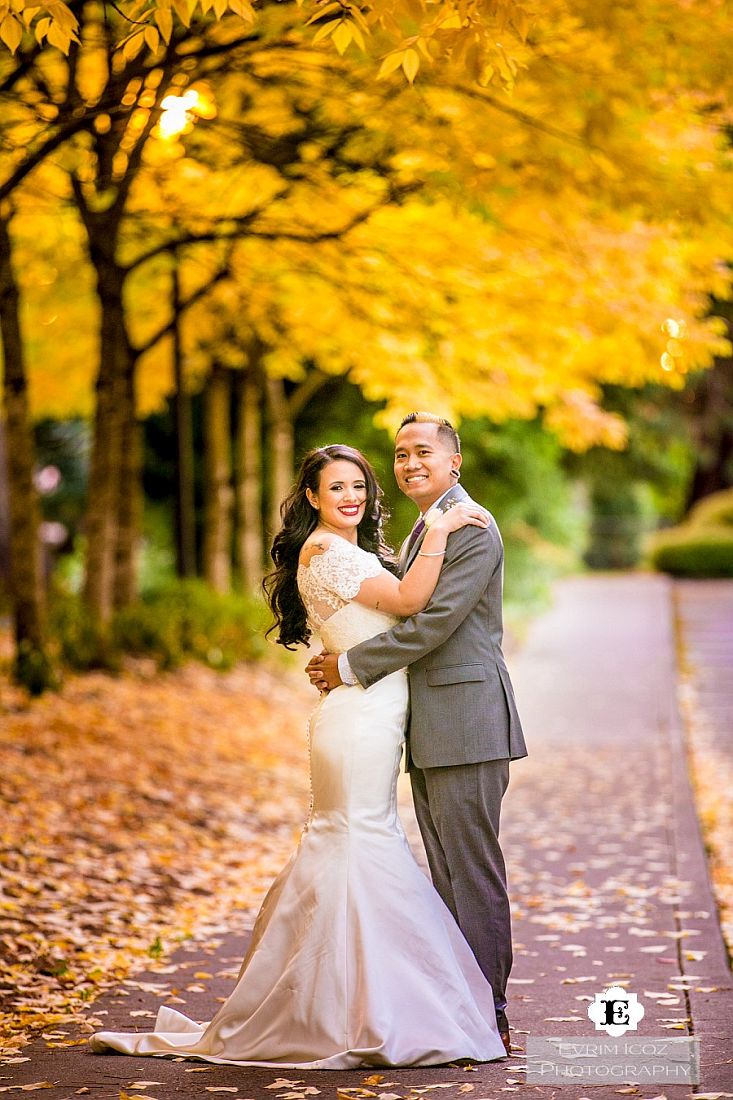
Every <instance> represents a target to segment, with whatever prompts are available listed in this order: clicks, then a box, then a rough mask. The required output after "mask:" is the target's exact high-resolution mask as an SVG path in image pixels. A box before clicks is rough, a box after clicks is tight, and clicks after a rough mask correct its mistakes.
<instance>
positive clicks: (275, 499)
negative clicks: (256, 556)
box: [265, 378, 295, 539]
mask: <svg viewBox="0 0 733 1100" xmlns="http://www.w3.org/2000/svg"><path fill="white" fill-rule="evenodd" d="M265 393H266V394H267V411H268V428H269V444H270V445H269V449H268V450H269V458H270V462H271V465H270V509H269V512H270V523H269V527H270V529H269V531H268V538H269V539H272V538H273V536H274V535H275V534H276V532H277V531H279V529H280V505H281V504H282V502H283V501H284V500H285V498H286V497H287V495H288V494H289V492H290V490H291V488H292V483H293V461H294V450H295V435H294V431H293V421H292V416H291V411H290V405H289V403H288V398H287V396H286V393H285V382H284V380H283V379H282V378H266V379H265Z"/></svg>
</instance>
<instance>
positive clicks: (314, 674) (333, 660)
mask: <svg viewBox="0 0 733 1100" xmlns="http://www.w3.org/2000/svg"><path fill="white" fill-rule="evenodd" d="M305 671H306V672H307V673H308V676H309V677H310V682H311V683H312V684H313V687H315V688H318V690H319V691H332V690H333V689H334V688H337V687H340V686H341V684H342V683H343V680H342V679H341V676H340V675H339V667H338V655H337V654H336V653H326V652H325V651H324V652H322V653H319V654H318V655H317V656H316V657H311V659H310V661H309V662H308V664H307V665H306V666H305Z"/></svg>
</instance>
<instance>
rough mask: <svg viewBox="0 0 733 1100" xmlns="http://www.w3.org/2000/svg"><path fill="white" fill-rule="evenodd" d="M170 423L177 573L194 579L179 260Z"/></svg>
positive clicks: (190, 420)
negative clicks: (173, 451)
mask: <svg viewBox="0 0 733 1100" xmlns="http://www.w3.org/2000/svg"><path fill="white" fill-rule="evenodd" d="M171 306H172V311H173V378H174V392H173V424H174V429H175V436H176V572H177V573H178V576H179V577H195V576H196V508H195V503H194V465H193V415H192V410H191V395H190V394H189V393H188V391H187V389H186V380H185V377H184V372H183V348H182V344H181V287H180V278H179V271H178V257H177V255H175V256H174V258H173V273H172V294H171Z"/></svg>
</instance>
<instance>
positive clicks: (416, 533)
mask: <svg viewBox="0 0 733 1100" xmlns="http://www.w3.org/2000/svg"><path fill="white" fill-rule="evenodd" d="M424 530H425V520H424V519H423V517H422V516H420V519H419V520H418V521H417V523H416V524H415V526H414V527H413V529H412V531H411V533H410V537H409V539H408V540H407V550H406V551H405V558H406V559H407V558H409V556H410V554H411V553H412V548H413V546H414V545H415V543H416V542H417V540H418V539H419V538H420V535H421V534H422V533H423V531H424Z"/></svg>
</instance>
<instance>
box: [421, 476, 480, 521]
mask: <svg viewBox="0 0 733 1100" xmlns="http://www.w3.org/2000/svg"><path fill="white" fill-rule="evenodd" d="M467 499H468V493H467V492H466V490H465V489H464V488H463V486H462V485H458V484H457V483H456V484H455V485H451V487H450V489H446V491H445V492H444V493H443V495H442V497H438V499H437V500H436V501H435V502H434V503H433V504H431V505H430V507H429V508H426V509H425V511H424V512H421V513H420V514H421V516H422V518H423V519H425V516H426V515H427V514H428V512H432V510H433V508H437V509H438V511H440V512H445V510H446V508H448V506H449V505H450V504H452V503H453V502H455V501H458V500H467Z"/></svg>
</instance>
